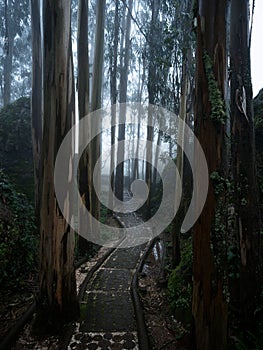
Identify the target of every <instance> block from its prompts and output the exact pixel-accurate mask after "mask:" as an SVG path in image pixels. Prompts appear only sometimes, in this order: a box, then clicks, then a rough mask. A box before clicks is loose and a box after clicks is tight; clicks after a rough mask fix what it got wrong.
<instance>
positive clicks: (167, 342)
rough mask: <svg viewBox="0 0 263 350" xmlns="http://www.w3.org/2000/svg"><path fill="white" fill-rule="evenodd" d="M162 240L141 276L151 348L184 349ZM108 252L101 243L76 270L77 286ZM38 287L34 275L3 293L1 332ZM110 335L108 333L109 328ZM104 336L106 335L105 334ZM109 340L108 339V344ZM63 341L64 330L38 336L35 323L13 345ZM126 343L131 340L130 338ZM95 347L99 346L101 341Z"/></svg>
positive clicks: (36, 345) (54, 344)
mask: <svg viewBox="0 0 263 350" xmlns="http://www.w3.org/2000/svg"><path fill="white" fill-rule="evenodd" d="M160 242H161V241H160ZM160 242H157V243H156V244H155V246H154V247H153V248H152V250H151V251H150V254H149V255H148V257H147V259H146V262H145V265H144V268H143V271H142V273H141V275H140V276H139V293H140V297H141V300H142V304H143V309H144V317H145V322H146V325H147V331H148V334H149V340H150V348H151V349H152V350H162V349H166V350H169V349H171V350H172V349H178V350H185V349H187V348H189V344H188V342H189V334H188V332H187V330H186V329H185V328H184V326H183V325H182V324H181V323H180V322H178V321H177V320H175V318H174V317H173V316H172V315H171V312H170V307H169V302H168V297H167V293H166V288H165V285H163V284H162V283H160V276H161V274H162V273H161V270H162V268H163V264H162V261H161V259H160V257H158V256H157V255H158V254H156V251H157V248H158V247H157V245H159V244H161V243H160ZM159 248H160V247H159ZM106 252H107V248H103V247H102V248H101V249H100V250H99V251H98V253H97V254H96V255H95V256H94V257H93V258H92V259H91V260H90V261H89V262H87V263H85V264H83V265H82V266H81V267H80V268H79V269H77V270H76V278H77V286H78V288H79V286H80V285H81V283H82V282H83V280H84V279H85V276H86V274H87V271H88V270H90V269H91V267H92V266H94V265H95V264H96V262H97V261H98V260H99V259H101V257H102V256H103V255H104V254H105V253H106ZM116 283H119V281H116ZM35 291H36V282H35V280H34V279H32V280H31V281H28V283H27V285H26V287H25V291H24V292H22V293H21V290H20V291H17V292H16V293H15V292H13V293H10V294H6V295H1V300H2V301H3V302H2V303H1V308H0V312H1V313H0V315H1V326H0V330H1V334H2V335H3V334H4V333H5V332H6V331H7V329H10V328H11V327H13V325H14V324H15V322H16V320H17V319H18V318H19V317H21V315H22V314H23V313H24V312H25V310H26V309H27V308H28V306H29V305H30V304H31V303H32V301H33V299H34V293H35ZM125 311H126V310H123V312H125ZM106 334H107V333H105V335H106ZM132 334H133V333H132V332H129V333H128V332H125V334H124V335H123V336H126V337H130V336H132ZM107 335H109V332H108V334H107ZM97 338H98V335H97ZM117 338H118V337H117ZM117 338H116V339H117ZM119 338H120V337H119ZM103 340H105V339H104V338H103ZM106 342H107V339H106V341H105V344H106ZM61 343H63V331H62V336H61V335H60V336H50V337H43V338H42V339H39V338H38V337H36V336H34V334H33V332H32V325H31V324H28V325H26V326H25V327H24V329H23V331H22V332H21V336H20V337H19V339H18V341H17V342H16V343H15V345H14V346H13V348H12V349H15V350H17V349H41V350H44V349H59V348H60V346H61V345H60V344H61ZM126 343H127V344H129V342H127V341H126ZM132 343H133V341H130V344H132ZM136 343H137V342H136ZM83 345H84V344H83ZM93 345H94V342H93ZM115 347H116V346H115ZM82 348H83V349H89V348H90V347H88V346H87V347H85V346H84V347H82ZM96 348H97V349H100V347H99V346H98V343H97V347H96ZM106 348H107V347H105V349H106ZM111 348H112V349H113V348H114V347H111V346H108V349H111ZM128 348H129V347H128ZM94 349H95V346H94ZM101 349H103V347H101ZM116 349H117V348H116Z"/></svg>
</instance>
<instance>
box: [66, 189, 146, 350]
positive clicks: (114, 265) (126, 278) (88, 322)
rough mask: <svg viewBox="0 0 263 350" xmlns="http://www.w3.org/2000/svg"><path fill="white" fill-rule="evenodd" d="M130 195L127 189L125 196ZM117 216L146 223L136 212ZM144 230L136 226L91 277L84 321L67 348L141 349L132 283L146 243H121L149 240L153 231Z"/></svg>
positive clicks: (130, 222)
mask: <svg viewBox="0 0 263 350" xmlns="http://www.w3.org/2000/svg"><path fill="white" fill-rule="evenodd" d="M128 199H129V194H128V193H127V192H125V198H124V200H128ZM118 219H119V220H120V221H121V223H122V225H123V226H124V227H126V228H128V227H133V226H138V225H139V224H142V223H143V220H142V219H141V218H140V217H139V216H138V215H136V214H135V213H124V214H119V215H118ZM143 231H144V232H141V229H139V230H138V229H136V227H135V228H134V230H132V234H130V235H129V236H128V237H126V238H125V239H124V241H123V242H122V243H121V244H120V246H119V247H118V248H117V249H115V250H114V251H113V252H112V254H110V256H109V257H108V258H107V259H106V260H105V262H104V263H103V264H102V265H101V266H100V268H99V269H98V270H97V271H96V272H95V274H94V275H93V277H92V278H91V280H90V282H89V283H88V285H87V289H86V292H85V296H84V299H83V302H82V304H81V314H82V315H81V322H80V324H78V326H77V329H76V330H75V333H74V334H73V336H72V339H71V342H70V344H69V346H68V349H116V350H117V349H120V350H121V349H139V345H138V333H137V324H136V318H135V312H134V305H133V299H132V294H131V288H132V287H131V285H132V279H133V276H134V274H135V273H136V268H137V266H138V264H139V261H140V259H141V257H142V255H143V253H144V251H145V249H146V247H147V243H144V244H141V245H137V246H134V247H131V248H122V246H123V245H127V243H129V244H130V243H131V244H133V243H134V244H135V242H136V243H137V242H138V241H139V240H143V241H146V240H147V241H149V240H150V239H151V236H152V234H151V231H150V230H149V229H147V228H146V229H145V230H143ZM145 235H147V236H148V239H147V237H145ZM143 236H144V237H143ZM145 238H146V239H145Z"/></svg>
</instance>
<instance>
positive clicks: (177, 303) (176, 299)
mask: <svg viewBox="0 0 263 350" xmlns="http://www.w3.org/2000/svg"><path fill="white" fill-rule="evenodd" d="M192 260H193V252H192V239H191V238H190V239H188V240H186V241H182V247H181V262H180V264H179V265H178V266H177V267H176V268H175V269H174V270H173V271H172V272H171V274H170V277H169V281H168V297H169V301H170V305H171V309H172V312H173V313H175V312H176V310H184V311H187V310H189V309H191V301H192Z"/></svg>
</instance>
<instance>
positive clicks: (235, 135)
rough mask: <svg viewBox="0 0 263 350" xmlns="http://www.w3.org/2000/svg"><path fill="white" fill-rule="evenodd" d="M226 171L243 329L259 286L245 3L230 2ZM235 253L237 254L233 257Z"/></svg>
mask: <svg viewBox="0 0 263 350" xmlns="http://www.w3.org/2000/svg"><path fill="white" fill-rule="evenodd" d="M230 70H231V76H230V82H231V131H232V134H231V139H232V140H231V141H232V142H231V144H232V146H231V163H232V164H231V165H232V166H231V172H232V181H233V183H234V186H233V211H234V215H233V216H232V219H233V221H234V234H233V235H232V238H233V241H232V242H231V244H232V247H235V248H236V250H237V251H238V252H239V253H238V254H237V256H236V259H235V261H236V264H237V265H238V266H240V268H239V276H240V277H239V278H238V279H237V280H233V279H231V285H233V284H234V288H233V290H237V292H236V293H233V295H232V296H233V299H232V301H233V302H237V303H238V305H239V313H240V315H239V317H240V319H241V323H242V325H243V327H245V328H246V327H247V325H248V324H249V323H251V321H253V319H254V315H255V310H256V307H257V306H256V305H257V299H258V297H259V295H260V288H261V286H262V251H261V244H262V243H261V239H260V236H261V235H260V230H261V229H262V226H261V224H262V223H261V222H260V205H259V191H258V185H257V178H256V162H255V131H254V117H253V105H252V86H251V71H250V40H249V1H248V0H243V1H237V0H232V2H231V21H230ZM238 257H239V258H238Z"/></svg>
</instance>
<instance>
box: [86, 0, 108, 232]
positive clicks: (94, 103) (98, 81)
mask: <svg viewBox="0 0 263 350" xmlns="http://www.w3.org/2000/svg"><path fill="white" fill-rule="evenodd" d="M105 7H106V1H105V0H98V1H97V16H96V37H95V52H94V63H93V78H92V93H91V112H94V111H96V110H98V109H100V108H101V107H102V81H103V64H104V27H105ZM99 123H100V120H98V119H95V118H93V120H92V122H91V132H92V135H97V133H98V130H99ZM100 154H101V135H97V136H96V137H95V138H94V139H93V140H92V142H91V174H93V171H94V168H95V165H96V162H97V161H98V159H99V157H100ZM99 175H100V174H99ZM92 176H93V175H92ZM98 181H99V180H98ZM91 202H92V207H91V208H90V212H91V214H92V216H93V217H94V218H96V219H97V220H99V218H100V201H99V198H98V196H97V194H96V190H95V188H94V185H92V188H91ZM90 204H91V203H90ZM92 230H93V232H94V233H95V231H98V227H96V228H93V227H92ZM94 230H95V231H94Z"/></svg>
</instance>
